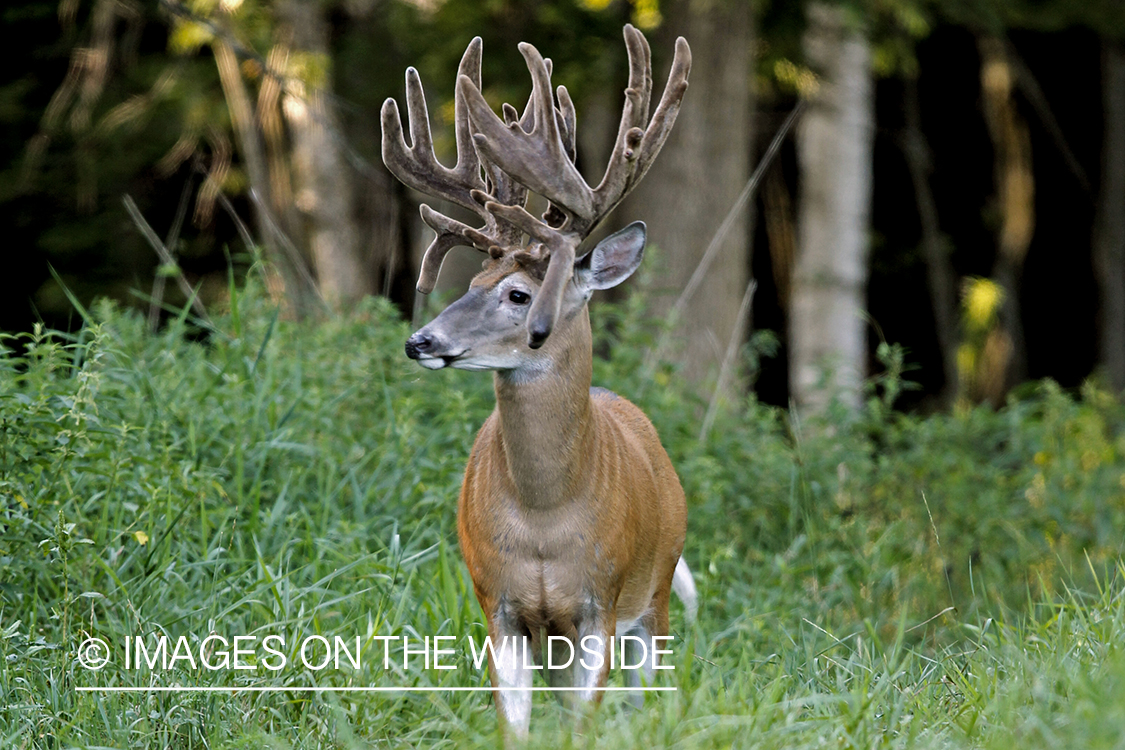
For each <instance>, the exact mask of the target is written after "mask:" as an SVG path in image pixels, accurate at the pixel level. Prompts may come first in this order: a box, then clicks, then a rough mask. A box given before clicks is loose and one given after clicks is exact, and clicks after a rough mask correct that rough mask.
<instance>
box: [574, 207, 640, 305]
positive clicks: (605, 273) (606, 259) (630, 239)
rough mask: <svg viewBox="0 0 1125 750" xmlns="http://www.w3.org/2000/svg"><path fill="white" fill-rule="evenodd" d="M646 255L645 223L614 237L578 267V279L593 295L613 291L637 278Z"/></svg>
mask: <svg viewBox="0 0 1125 750" xmlns="http://www.w3.org/2000/svg"><path fill="white" fill-rule="evenodd" d="M644 254H645V223H644V222H643V221H634V222H633V223H632V224H630V225H629V226H627V227H625V228H624V229H622V230H621V231H620V232H616V233H615V234H611V235H610V236H608V237H606V238H605V239H604V240H602V241H601V242H599V243H598V245H597V247H595V248H594V249H593V250H591V251H590V252H588V253H586V255H584V256H583V257H582V258H580V259H579V260H578V262H577V263H575V264H574V277H575V279H577V280H578V282H579V285H580V286H582V287H584V288H585V289H587V290H589V291H593V290H595V289H609V288H611V287H615V286H617V285H618V284H620V283H621V282H622V281H624V280H625V279H627V278H629V277H630V276H632V275H633V272H634V271H636V270H637V268H638V267H639V266H640V265H641V259H642V258H643V257H644Z"/></svg>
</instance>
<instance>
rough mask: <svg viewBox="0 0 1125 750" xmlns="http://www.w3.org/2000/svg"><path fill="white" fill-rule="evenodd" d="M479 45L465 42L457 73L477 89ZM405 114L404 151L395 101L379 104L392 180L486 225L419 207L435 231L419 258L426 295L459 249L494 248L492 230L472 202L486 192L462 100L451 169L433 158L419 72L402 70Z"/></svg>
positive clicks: (457, 110) (457, 105) (476, 40)
mask: <svg viewBox="0 0 1125 750" xmlns="http://www.w3.org/2000/svg"><path fill="white" fill-rule="evenodd" d="M481 50H482V43H481V39H480V37H476V38H474V39H473V40H472V41H471V42H469V46H468V47H467V48H466V49H465V54H464V55H463V56H462V57H461V63H460V65H459V66H458V69H457V72H458V75H459V76H465V77H466V78H468V79H469V80H472V81H474V82H475V83H476V84H477V85H478V86H479V85H480V66H481ZM406 112H407V117H408V118H409V121H410V140H411V145H410V146H409V147H408V146H407V145H406V141H405V139H404V138H403V132H402V119H401V117H400V115H399V110H398V104H397V102H395V100H394V99H387V101H385V102H384V103H383V110H382V125H383V162H384V163H385V164H386V165H387V168H388V169H390V170H391V172H392V173H394V175H395V176H396V177H398V178H399V179H400V180H401V181H402V182H404V183H406V184H407V185H408V186H410V187H412V188H414V189H415V190H418V191H420V192H423V193H426V194H429V195H433V196H436V197H438V198H444V199H445V200H448V201H451V202H453V203H456V204H458V205H460V206H463V207H464V208H467V209H469V210H471V211H474V212H475V213H477V214H478V215H479V216H481V218H483V219H484V220H485V224H486V226H485V231H481V230H477V229H473V228H472V227H469V226H467V225H465V224H462V223H461V222H459V221H455V220H453V219H450V218H449V217H447V216H444V215H442V214H440V213H438V212H437V211H434V210H433V209H432V208H430V207H429V206H426V205H423V206H422V207H421V212H422V220H423V221H424V222H425V223H426V224H427V225H428V226H429V227H430V228H432V229H433V230H434V231H435V232H437V236H436V237H434V240H433V242H431V243H430V246H429V247H428V248H426V253H425V255H424V256H423V257H422V268H421V270H420V272H419V274H418V291H419V292H421V293H423V294H429V293H430V292H431V291H433V288H434V284H435V283H436V282H437V276H438V272H439V271H440V269H441V264H442V261H444V260H445V256H446V255H447V254H448V253H449V251H450V250H452V249H453V248H454V247H456V246H458V245H469V246H470V247H475V248H477V249H478V250H481V251H483V252H488V251H489V248H490V247H491V246H492V245H493V244H494V242H493V238H492V237H491V236H490V233H489V230H495V229H496V227H495V226H494V220H493V218H492V216H491V215H490V214H489V213H488V212H487V211H485V210H484V207H483V206H482V205H481V204H480V203H478V202H477V201H475V200H473V197H472V194H473V191H475V190H479V189H480V188H483V187H484V182H483V180H482V179H481V175H480V170H481V162H480V158H479V157H478V156H477V152H476V148H475V147H474V146H473V140H472V130H471V127H470V124H469V114H468V111H467V109H466V107H465V102H464V100H463V98H462V97H461V96H459V95H457V94H456V93H455V94H454V119H455V127H454V133H455V136H456V142H457V163H456V164H455V165H454V166H453V168H452V169H449V168H447V167H445V166H443V165H442V164H441V163H440V162H438V160H437V157H436V156H435V155H434V149H433V136H432V135H431V133H430V117H429V112H428V110H427V108H426V96H425V92H424V91H423V89H422V81H421V79H420V78H419V77H418V71H417V70H415V69H414V68H412V67H411V68H407V71H406Z"/></svg>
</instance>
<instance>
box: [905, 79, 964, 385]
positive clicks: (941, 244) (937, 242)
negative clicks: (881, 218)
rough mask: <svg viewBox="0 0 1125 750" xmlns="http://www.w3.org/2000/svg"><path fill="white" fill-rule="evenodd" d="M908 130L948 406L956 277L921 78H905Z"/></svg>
mask: <svg viewBox="0 0 1125 750" xmlns="http://www.w3.org/2000/svg"><path fill="white" fill-rule="evenodd" d="M905 86H906V97H905V105H906V107H905V109H906V132H905V133H904V134H903V153H904V154H905V156H906V164H907V167H908V169H909V170H910V180H911V183H912V184H913V186H914V201H915V203H916V204H917V206H918V219H919V221H920V222H921V224H922V255H923V257H924V258H925V259H926V280H927V282H928V285H929V289H930V307H931V308H932V309H933V313H934V327H935V328H936V329H937V331H936V332H937V340H938V348H939V349H940V350H941V364H942V372H943V373H944V375H945V385H944V386H943V387H942V393H941V400H942V403H943V404H945V405H946V406H948V405H950V404H952V403H953V399H954V397H955V396H956V394H957V381H958V375H957V341H958V338H959V337H958V335H957V324H958V318H957V276H956V274H955V273H954V270H953V264H952V263H951V262H950V260H949V251H950V243H949V240H948V238H946V236H945V235H944V234H942V232H941V225H940V224H939V223H938V213H937V201H936V200H934V193H933V191H932V190H931V189H930V172H931V171H932V169H933V163H932V157H931V153H930V147H929V144H927V143H926V136H925V135H923V133H922V113H921V109H920V107H919V105H918V80H917V78H914V77H908V78H907V79H906V81H905Z"/></svg>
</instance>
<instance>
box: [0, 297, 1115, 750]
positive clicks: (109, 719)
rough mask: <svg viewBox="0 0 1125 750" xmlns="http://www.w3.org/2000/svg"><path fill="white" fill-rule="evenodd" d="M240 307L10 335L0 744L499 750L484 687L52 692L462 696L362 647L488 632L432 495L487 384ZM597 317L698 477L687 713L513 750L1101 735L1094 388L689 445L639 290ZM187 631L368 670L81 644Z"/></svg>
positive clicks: (735, 421)
mask: <svg viewBox="0 0 1125 750" xmlns="http://www.w3.org/2000/svg"><path fill="white" fill-rule="evenodd" d="M234 302H235V303H236V304H234V305H232V306H231V308H230V309H229V310H227V311H225V312H223V311H213V313H214V323H215V327H216V331H215V332H213V333H212V334H211V335H210V336H208V337H207V339H206V341H205V342H204V343H193V342H191V341H189V340H188V337H186V336H185V333H186V332H187V331H188V329H189V328H190V327H191V321H190V320H189V319H187V316H186V315H184V316H180V317H179V318H178V319H176V320H173V321H171V322H170V323H169V325H168V326H167V327H166V328H165V330H164V331H163V332H161V333H160V334H155V335H154V334H150V333H147V332H146V331H145V326H144V322H143V321H142V320H141V318H140V317H139V316H137V315H135V314H133V313H129V312H125V311H121V310H118V309H115V308H113V307H112V306H111V305H109V304H108V303H100V304H97V305H95V306H94V307H93V309H92V310H91V311H89V312H85V311H84V314H85V315H86V316H88V317H87V321H86V325H85V326H84V327H83V328H82V330H81V331H80V333H79V334H77V335H76V336H73V337H67V336H64V335H62V334H57V333H48V332H43V331H38V332H35V333H33V334H27V335H25V336H21V337H17V338H15V339H11V338H10V339H7V340H6V341H5V342H4V345H5V347H6V348H7V349H8V350H9V351H8V352H7V356H5V357H4V358H3V359H0V511H2V512H3V516H2V518H0V525H2V527H0V528H2V531H0V694H2V700H0V747H16V748H22V747H44V748H66V747H115V748H262V747H280V748H321V747H333V748H334V747H344V748H351V747H374V746H395V747H478V746H479V747H494V746H496V745H497V730H496V718H495V712H494V710H493V708H492V706H491V698H490V696H489V695H488V694H487V693H453V692H444V693H443V692H436V693H385V694H379V693H316V694H308V693H296V692H294V693H284V692H283V693H267V694H262V693H237V694H231V693H150V694H107V693H97V692H93V693H91V692H79V691H77V690H76V688H78V687H80V686H89V685H98V686H133V687H140V686H152V685H195V686H227V687H236V686H246V685H254V686H297V685H314V684H315V685H322V686H340V687H344V686H377V685H411V686H451V685H483V684H486V677H485V676H484V675H482V674H481V673H480V672H478V671H476V670H475V669H473V668H472V665H471V664H470V663H469V654H468V653H467V652H466V650H465V649H460V650H459V653H458V655H457V657H456V659H457V669H455V670H453V671H449V672H438V671H435V670H432V669H429V670H427V669H424V668H423V667H422V665H421V663H420V662H419V661H418V660H415V661H414V662H412V664H411V665H410V668H409V669H407V670H403V669H402V665H401V663H400V664H399V665H398V667H397V668H392V669H391V670H384V669H383V663H382V662H383V660H382V654H383V648H382V645H381V644H380V642H378V641H374V640H372V637H373V636H380V635H393V636H402V635H408V636H411V637H422V636H426V635H429V636H433V635H454V636H457V637H458V638H459V639H461V638H463V637H464V636H466V635H475V636H476V637H478V638H480V637H482V636H483V633H484V630H483V618H482V616H481V613H480V611H479V609H478V607H477V604H476V601H475V599H474V597H473V594H472V585H471V582H470V581H469V580H468V578H467V575H466V573H465V570H464V567H463V564H462V563H461V560H460V556H459V553H458V552H457V542H456V534H455V520H454V514H455V510H454V508H455V499H456V495H457V491H458V488H459V485H460V476H461V471H462V468H463V466H464V462H465V459H466V456H467V454H468V450H469V447H470V445H471V442H472V439H473V436H474V434H475V431H476V429H477V427H478V426H479V425H480V423H481V422H482V421H483V419H484V418H485V416H486V415H487V414H488V412H489V411H490V410H491V408H492V394H491V386H490V379H489V378H488V377H485V376H480V375H474V374H471V373H462V372H445V371H442V372H437V373H432V372H425V371H422V370H421V369H419V368H417V367H416V366H415V365H413V363H410V362H409V361H407V360H406V359H405V357H404V356H403V355H402V341H403V340H404V339H405V337H406V335H407V334H408V328H407V326H406V324H405V323H403V322H402V321H401V320H400V319H399V318H398V317H397V316H396V314H395V313H394V312H393V311H392V309H391V308H390V307H389V306H388V305H386V304H385V303H383V302H380V301H376V300H372V301H369V302H367V303H365V304H364V305H363V306H362V307H361V309H359V310H357V311H355V312H354V313H353V314H350V315H348V316H344V317H340V318H337V319H333V320H329V321H325V322H321V323H319V324H298V323H294V322H290V321H287V320H284V319H280V318H279V316H278V315H277V313H276V311H275V309H274V308H273V307H271V305H270V303H269V302H268V300H266V299H264V298H263V297H262V295H261V294H260V293H259V292H257V291H256V290H255V289H254V288H253V285H251V288H249V289H247V290H245V291H242V292H238V294H237V295H236V296H235V297H234ZM594 318H595V320H596V321H597V325H598V332H597V337H598V351H600V352H611V356H610V357H609V358H608V359H599V360H598V362H597V364H596V375H595V381H596V382H597V383H598V384H599V385H603V386H606V387H609V388H613V389H614V390H617V391H618V392H619V393H621V394H622V395H625V396H627V397H629V398H631V399H633V400H634V401H636V402H637V403H638V404H639V405H641V406H642V407H643V408H644V409H645V410H646V412H647V413H648V414H649V415H650V416H651V417H652V419H653V421H654V423H655V424H656V426H657V428H658V429H659V430H660V433H661V436H662V438H663V441H664V444H665V446H666V448H667V449H668V451H669V454H670V455H671V456H672V459H673V462H674V463H675V465H676V467H677V469H678V471H679V473H680V476H681V478H682V480H683V483H684V486H685V489H686V491H687V494H688V502H689V507H690V511H689V512H690V522H689V538H688V545H687V550H686V553H685V554H686V557H687V559H688V561H689V563H690V564H691V566H692V568H693V569H694V571H695V573H696V579H697V582H698V585H699V588H700V594H701V609H700V617H699V622H698V623H697V625H696V626H695V627H694V628H690V629H689V628H687V627H686V626H685V623H684V621H683V619H682V612H681V611H680V610H679V609H678V608H676V609H674V611H673V621H672V623H673V629H674V630H675V632H676V633H677V635H678V639H677V641H676V642H675V644H674V646H673V648H674V649H675V656H674V658H673V659H672V663H673V664H674V665H675V666H676V670H675V671H674V672H666V673H664V676H663V683H662V684H664V685H669V686H676V687H677V688H678V691H677V692H675V693H656V694H650V695H649V696H648V697H647V702H646V704H645V707H644V709H643V710H641V711H632V710H626V709H625V708H624V707H623V705H622V704H623V700H622V699H621V698H620V697H619V696H616V695H612V696H610V697H608V698H607V699H606V702H605V704H604V705H603V707H602V709H601V710H600V711H598V712H597V714H596V716H595V717H594V719H593V720H592V723H591V724H590V725H589V726H588V727H586V728H585V730H584V731H583V732H582V733H581V734H575V732H574V731H573V729H574V723H573V722H572V721H571V718H570V717H568V716H566V715H565V714H564V713H563V711H562V709H560V708H559V707H558V706H557V705H556V704H555V702H554V701H553V700H551V699H550V698H549V697H547V696H544V695H542V694H540V695H537V696H536V699H535V710H534V714H533V717H532V737H533V742H532V743H531V744H532V746H536V747H538V746H546V747H586V746H589V747H716V748H720V747H729V746H732V745H733V746H736V747H760V748H775V747H776V748H792V747H839V748H883V747H915V746H917V747H982V748H992V747H996V748H1009V747H1013V746H1023V747H1028V748H1032V747H1034V748H1039V747H1059V748H1075V747H1090V748H1097V747H1121V746H1122V741H1123V740H1122V738H1123V737H1125V698H1122V697H1121V696H1122V695H1125V658H1123V656H1122V653H1121V648H1120V644H1121V643H1122V641H1123V636H1125V568H1123V567H1122V565H1121V563H1120V560H1121V558H1122V553H1123V550H1122V547H1123V545H1125V409H1123V408H1122V405H1121V403H1120V402H1119V401H1117V400H1115V399H1114V398H1112V397H1110V396H1108V395H1107V394H1105V393H1102V392H1099V391H1098V390H1097V389H1095V388H1094V387H1092V386H1091V387H1088V388H1085V389H1084V390H1083V391H1082V392H1081V393H1079V394H1067V393H1064V392H1062V391H1060V389H1059V388H1057V387H1056V386H1054V385H1052V384H1050V383H1044V384H1040V385H1038V386H1037V387H1035V388H1034V389H1032V390H1030V391H1029V392H1027V393H1026V394H1025V395H1024V396H1023V397H1022V398H1021V399H1019V400H1013V401H1012V402H1011V403H1010V404H1009V405H1008V406H1007V407H1005V408H1004V409H1003V410H1000V411H999V412H992V411H989V410H986V409H978V410H973V411H970V412H966V413H960V414H955V415H935V416H930V417H926V418H922V417H914V416H906V415H902V414H896V413H894V412H892V411H891V410H890V409H889V402H890V401H891V400H892V399H893V395H894V390H895V388H897V387H899V386H900V385H901V382H900V381H899V380H898V379H897V378H895V377H889V378H882V379H880V380H878V381H876V382H873V383H872V385H871V389H870V400H869V402H868V405H867V407H866V408H865V410H864V412H863V414H862V415H860V416H859V417H854V416H848V415H845V414H843V413H833V414H830V415H828V416H827V417H826V418H825V419H824V420H823V421H821V422H817V423H812V424H798V423H796V422H795V421H794V420H792V419H791V418H790V416H789V415H788V414H786V413H784V412H780V411H778V410H775V409H772V408H769V407H765V406H762V405H760V404H757V403H755V402H753V401H747V402H745V403H742V404H739V405H737V408H733V409H730V410H728V412H726V413H723V414H720V416H719V417H718V419H717V420H716V422H715V425H714V427H713V428H712V430H711V432H710V434H709V435H708V437H707V438H706V440H705V441H700V440H699V435H698V433H699V419H700V415H701V414H702V413H703V411H704V409H705V407H706V404H702V403H700V402H698V401H697V400H696V399H694V398H693V397H692V396H690V392H689V390H688V389H687V388H686V387H685V386H684V384H683V383H681V382H680V380H679V379H678V377H677V375H676V373H675V371H674V370H672V369H671V368H668V367H662V368H660V369H659V370H658V371H657V372H656V373H655V375H654V377H653V378H652V379H651V381H649V382H646V381H643V380H642V379H640V378H638V376H637V373H638V372H641V371H642V369H643V367H642V360H643V356H644V353H645V351H646V349H647V346H648V345H649V344H651V341H652V338H653V332H652V331H651V330H649V325H648V323H647V321H646V319H645V318H644V315H643V310H642V308H641V303H640V301H639V300H638V299H634V300H633V301H631V302H629V303H626V304H624V305H622V306H617V307H606V306H602V307H599V308H598V309H597V310H596V311H595V313H594ZM17 351H18V352H19V354H17ZM894 355H895V352H894V351H893V350H892V351H891V352H889V353H888V356H887V361H888V362H889V363H891V364H892V365H893V364H894V363H895V361H897V360H895V357H894ZM677 607H678V605H677ZM210 633H218V634H220V635H225V636H227V637H233V636H235V635H252V634H256V635H258V636H262V635H265V634H271V633H277V634H282V635H284V636H285V639H286V644H287V648H289V649H292V648H295V646H294V644H297V643H299V642H301V641H302V639H304V638H306V637H308V636H311V635H317V634H321V635H325V636H328V637H331V636H333V635H341V636H344V637H346V638H347V639H348V640H349V642H350V640H351V639H353V638H354V637H355V636H360V637H361V640H362V642H363V648H364V651H363V663H362V668H361V669H360V670H358V671H356V670H352V669H350V668H343V669H340V670H335V669H331V670H325V671H322V672H319V673H315V674H314V673H312V672H310V671H308V670H304V669H303V668H301V669H298V668H296V667H294V666H292V664H293V661H294V660H295V659H294V658H293V657H296V654H295V653H292V651H290V653H289V654H288V655H289V656H290V657H291V658H290V660H289V661H290V666H288V667H287V668H286V669H284V670H281V671H278V672H273V671H269V670H266V669H262V668H259V669H257V670H255V671H235V670H229V669H228V670H217V671H209V670H206V669H203V668H202V667H197V668H194V669H193V668H191V667H190V666H189V665H185V664H184V663H180V664H178V665H177V666H176V667H175V668H174V669H172V670H169V671H161V670H156V671H153V670H149V669H139V670H138V669H126V668H125V667H124V665H123V664H122V663H121V653H120V651H115V653H114V659H113V661H111V663H110V664H109V665H108V666H106V667H105V668H104V669H103V670H101V671H99V672H90V671H87V670H85V669H83V668H82V667H81V666H79V664H78V661H77V658H76V652H77V649H78V646H79V644H80V643H81V642H82V641H83V640H84V639H85V638H87V637H88V636H98V637H101V638H103V639H105V640H106V641H108V642H109V643H111V644H112V645H113V646H114V647H115V649H118V648H120V647H121V646H123V644H124V639H125V637H126V636H139V635H140V636H145V637H146V638H149V639H152V638H154V637H155V635H157V634H165V635H168V636H170V637H171V638H173V639H175V638H178V637H179V636H187V637H188V638H189V640H191V641H192V642H195V643H198V642H199V641H202V640H203V639H204V638H205V637H207V636H208V634H210ZM397 656H398V657H399V658H401V653H398V654H397ZM1017 743H1018V744H1017Z"/></svg>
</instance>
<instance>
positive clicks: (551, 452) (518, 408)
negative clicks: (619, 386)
mask: <svg viewBox="0 0 1125 750" xmlns="http://www.w3.org/2000/svg"><path fill="white" fill-rule="evenodd" d="M560 323H562V321H560ZM560 328H561V329H562V330H559V329H560ZM560 334H563V335H560ZM546 347H551V348H550V351H549V354H550V357H551V362H552V365H553V366H551V367H546V368H542V369H540V370H537V371H536V372H533V373H527V372H522V371H504V372H497V373H496V375H495V380H494V384H495V390H496V406H497V411H498V412H499V417H500V440H501V442H502V448H503V454H504V458H505V460H506V463H507V469H508V475H509V476H510V477H511V480H512V483H513V485H514V488H515V490H516V494H517V496H518V498H519V500H520V502H521V503H522V504H524V505H527V506H529V507H536V508H548V507H554V506H558V505H561V504H563V503H566V502H568V501H569V500H571V499H573V498H575V497H577V496H579V495H580V494H581V488H580V487H578V486H577V485H578V484H579V483H581V482H582V481H583V480H584V479H586V478H587V477H588V476H589V472H586V471H582V470H580V469H581V468H582V464H584V463H589V461H590V460H592V456H593V455H594V450H593V441H594V430H593V429H592V422H591V408H592V407H591V404H590V380H591V377H592V371H593V353H592V349H591V337H590V318H589V315H588V313H587V310H586V308H585V307H583V308H582V310H581V312H579V313H578V315H576V316H575V317H574V318H573V319H572V320H570V321H568V325H565V326H562V325H560V326H559V327H558V328H556V330H555V331H554V332H553V333H552V334H551V338H550V339H548V341H547V344H546V345H545V347H544V348H546Z"/></svg>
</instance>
